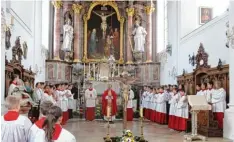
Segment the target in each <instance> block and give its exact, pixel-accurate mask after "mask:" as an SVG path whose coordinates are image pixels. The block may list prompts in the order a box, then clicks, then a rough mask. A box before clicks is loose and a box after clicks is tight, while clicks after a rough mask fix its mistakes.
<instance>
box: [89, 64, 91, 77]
mask: <svg viewBox="0 0 234 142" xmlns="http://www.w3.org/2000/svg"><path fill="white" fill-rule="evenodd" d="M90 75H91V74H90V63H89V76H90Z"/></svg>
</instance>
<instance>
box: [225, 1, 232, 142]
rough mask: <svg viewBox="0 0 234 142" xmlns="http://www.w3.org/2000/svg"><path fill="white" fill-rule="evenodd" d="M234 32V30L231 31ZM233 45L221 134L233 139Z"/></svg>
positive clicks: (230, 53)
mask: <svg viewBox="0 0 234 142" xmlns="http://www.w3.org/2000/svg"><path fill="white" fill-rule="evenodd" d="M233 26H234V1H230V4H229V29H230V30H232V27H233ZM233 32H234V31H233ZM232 36H234V35H232ZM232 46H234V45H231V44H230V45H229V81H230V84H229V86H230V87H229V88H230V90H229V104H228V106H229V108H228V109H226V111H225V113H224V121H223V122H224V126H223V136H224V137H225V138H229V139H231V140H234V121H233V118H234V88H233V86H234V56H233V55H234V48H233V47H232Z"/></svg>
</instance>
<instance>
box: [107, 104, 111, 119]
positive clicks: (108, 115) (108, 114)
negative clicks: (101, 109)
mask: <svg viewBox="0 0 234 142" xmlns="http://www.w3.org/2000/svg"><path fill="white" fill-rule="evenodd" d="M110 115H111V107H109V106H108V107H107V118H109V117H110Z"/></svg>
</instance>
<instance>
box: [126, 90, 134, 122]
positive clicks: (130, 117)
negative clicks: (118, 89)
mask: <svg viewBox="0 0 234 142" xmlns="http://www.w3.org/2000/svg"><path fill="white" fill-rule="evenodd" d="M129 88H130V89H129V94H128V104H127V121H132V120H133V103H132V100H133V99H134V92H133V90H132V89H131V86H130V87H129Z"/></svg>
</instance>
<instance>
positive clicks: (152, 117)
mask: <svg viewBox="0 0 234 142" xmlns="http://www.w3.org/2000/svg"><path fill="white" fill-rule="evenodd" d="M156 90H157V89H156V88H153V92H152V98H151V114H150V120H151V121H152V122H155V115H156V105H157V95H158V94H157V92H156Z"/></svg>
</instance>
